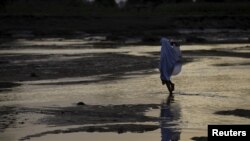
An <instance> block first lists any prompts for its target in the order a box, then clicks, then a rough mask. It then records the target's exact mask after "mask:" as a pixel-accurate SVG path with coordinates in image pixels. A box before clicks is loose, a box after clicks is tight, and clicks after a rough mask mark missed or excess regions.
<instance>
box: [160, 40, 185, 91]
mask: <svg viewBox="0 0 250 141" xmlns="http://www.w3.org/2000/svg"><path fill="white" fill-rule="evenodd" d="M181 58H182V57H181V51H180V45H179V44H178V43H176V42H170V41H169V39H167V38H161V56H160V72H161V81H162V85H164V84H166V85H167V88H168V91H169V93H170V95H172V94H173V91H174V83H172V82H171V80H170V77H171V75H177V74H178V73H179V72H180V70H181Z"/></svg>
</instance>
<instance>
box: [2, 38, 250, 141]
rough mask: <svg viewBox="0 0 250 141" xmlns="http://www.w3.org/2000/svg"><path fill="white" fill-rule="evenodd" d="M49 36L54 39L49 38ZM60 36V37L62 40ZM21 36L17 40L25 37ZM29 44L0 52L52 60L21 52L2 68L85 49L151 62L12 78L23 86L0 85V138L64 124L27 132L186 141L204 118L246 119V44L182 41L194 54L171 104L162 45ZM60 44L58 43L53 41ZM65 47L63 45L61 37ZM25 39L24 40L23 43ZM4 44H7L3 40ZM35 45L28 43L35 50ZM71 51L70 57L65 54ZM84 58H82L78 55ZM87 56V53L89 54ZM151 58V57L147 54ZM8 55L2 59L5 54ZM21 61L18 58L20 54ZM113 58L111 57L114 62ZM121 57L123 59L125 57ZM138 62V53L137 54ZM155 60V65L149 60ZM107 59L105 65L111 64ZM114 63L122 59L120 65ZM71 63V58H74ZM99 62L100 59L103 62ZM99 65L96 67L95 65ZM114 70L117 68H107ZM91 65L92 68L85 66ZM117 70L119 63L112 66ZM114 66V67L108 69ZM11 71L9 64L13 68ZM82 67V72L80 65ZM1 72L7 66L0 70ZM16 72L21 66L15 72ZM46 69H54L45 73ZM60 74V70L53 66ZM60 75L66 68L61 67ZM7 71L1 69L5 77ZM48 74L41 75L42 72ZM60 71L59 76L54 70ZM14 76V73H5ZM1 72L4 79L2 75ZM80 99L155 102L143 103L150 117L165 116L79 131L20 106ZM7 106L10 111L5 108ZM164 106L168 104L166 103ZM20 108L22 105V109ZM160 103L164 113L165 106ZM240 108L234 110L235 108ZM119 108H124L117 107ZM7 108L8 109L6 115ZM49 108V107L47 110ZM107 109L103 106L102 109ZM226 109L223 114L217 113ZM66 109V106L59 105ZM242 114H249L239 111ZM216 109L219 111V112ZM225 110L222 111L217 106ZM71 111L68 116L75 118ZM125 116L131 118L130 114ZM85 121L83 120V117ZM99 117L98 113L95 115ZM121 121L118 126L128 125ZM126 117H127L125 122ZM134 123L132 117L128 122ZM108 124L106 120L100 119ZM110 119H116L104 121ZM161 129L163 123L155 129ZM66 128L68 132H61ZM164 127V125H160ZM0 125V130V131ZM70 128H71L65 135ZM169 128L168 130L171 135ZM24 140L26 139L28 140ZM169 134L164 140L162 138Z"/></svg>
mask: <svg viewBox="0 0 250 141" xmlns="http://www.w3.org/2000/svg"><path fill="white" fill-rule="evenodd" d="M51 40H52V41H51ZM51 40H49V42H48V41H47V40H44V41H43V40H40V41H39V42H38V45H41V44H42V45H44V46H47V45H53V44H54V43H53V39H51ZM62 40H63V39H62ZM23 42H24V41H22V43H23ZM27 42H28V43H29V44H28V45H29V48H27V49H23V48H22V49H18V44H15V47H14V48H10V49H4V50H1V51H0V54H1V55H5V57H6V56H7V57H6V58H7V59H8V55H9V56H15V55H24V56H29V55H31V56H32V55H34V54H36V55H41V54H42V55H50V57H49V58H47V57H45V58H32V57H31V58H28V59H27V58H25V59H26V60H20V59H19V60H18V59H15V58H14V59H13V60H11V61H10V64H4V67H2V68H1V69H9V67H11V64H12V65H13V64H22V63H23V64H26V63H27V64H28V63H30V62H32V63H37V62H38V63H41V62H50V61H55V60H57V61H58V60H61V62H64V61H68V62H74V61H75V59H76V58H78V57H79V56H78V55H79V54H89V53H94V54H95V53H120V54H125V55H130V56H128V58H129V57H132V56H139V57H140V56H146V57H149V60H150V59H152V60H153V61H152V62H151V61H146V62H143V61H144V60H143V59H141V58H139V59H141V60H139V62H135V63H134V64H132V63H131V64H130V63H127V64H125V65H126V67H131V68H136V67H137V65H140V63H141V62H142V63H146V64H147V63H148V64H150V65H151V66H150V65H149V67H145V68H144V67H142V69H134V70H133V69H129V70H126V71H121V73H120V74H115V72H116V71H107V72H104V73H98V74H96V75H95V73H91V75H87V74H86V75H85V74H83V75H79V76H71V75H66V76H65V77H62V76H63V75H62V76H61V75H58V77H57V78H49V77H44V79H40V78H41V77H40V78H39V77H38V78H37V79H36V78H34V79H33V78H32V79H26V77H24V78H23V80H22V81H14V82H15V83H18V84H20V86H13V87H10V88H7V89H4V90H2V91H0V107H1V108H2V109H1V112H2V116H0V120H1V125H7V128H2V127H1V129H2V130H3V131H2V132H0V140H3V141H5V140H6V141H15V140H19V139H22V138H23V137H26V136H29V135H35V134H39V133H43V132H46V131H53V130H59V129H60V130H62V131H60V132H59V133H61V132H62V133H61V134H58V133H57V132H51V133H48V134H46V133H45V134H43V135H41V136H36V137H31V139H30V140H32V141H44V140H46V141H55V140H60V141H64V140H65V141H66V140H76V141H77V140H90V141H91V140H95V141H98V140H110V139H112V140H131V141H133V140H134V141H135V140H136V141H138V140H145V141H146V140H161V138H162V135H163V134H162V133H164V132H165V133H166V132H167V134H171V133H173V134H177V135H176V136H179V138H180V140H185V141H187V140H191V138H192V137H202V136H203V137H205V136H206V134H207V125H208V124H249V123H250V118H249V116H250V115H249V111H250V109H249V107H250V103H249V101H250V96H249V93H250V87H249V82H250V74H249V69H250V66H249V64H250V61H249V58H250V56H249V44H213V45H184V46H182V47H181V49H182V51H183V56H184V57H185V58H188V59H192V61H191V62H187V63H186V64H185V65H184V66H183V70H182V72H181V73H180V75H178V76H175V77H173V82H174V83H175V84H176V85H175V86H176V90H175V93H174V97H173V99H172V100H171V102H169V103H168V102H167V101H168V94H167V89H166V87H164V86H162V85H161V82H160V80H159V71H158V69H157V68H156V66H157V59H158V55H157V53H158V52H159V50H160V47H159V46H132V45H131V46H124V47H119V48H108V49H98V48H97V49H95V48H91V49H89V48H84V44H86V43H85V42H83V41H81V40H73V41H72V40H71V41H64V42H65V43H67V46H70V45H71V43H72V42H73V43H74V44H77V45H79V44H80V45H81V44H82V46H83V47H82V48H77V49H76V48H75V49H65V48H64V49H45V48H42V47H39V48H37V46H36V45H37V44H36V42H35V41H27ZM58 42H59V41H58ZM58 44H59V45H62V43H58ZM25 45H27V43H26V44H25V43H23V44H22V47H23V46H25ZM5 46H6V44H5ZM32 47H33V48H34V49H33V48H32ZM69 54H70V55H69ZM81 57H82V56H81ZM87 57H89V58H91V56H87ZM150 57H151V58H150ZM6 58H5V59H6ZM21 59H22V58H21ZM119 59H122V58H117V59H116V60H114V61H117V60H118V62H119ZM125 59H126V58H125ZM135 60H136V58H135ZM152 63H153V64H152ZM71 64H72V63H69V64H65V65H63V63H62V65H59V66H57V67H62V68H59V70H60V69H64V68H63V67H72V66H71ZM108 64H109V63H107V65H108ZM118 64H119V63H118ZM73 65H74V64H73ZM100 65H102V62H101V63H100ZM96 67H98V66H96ZM108 67H111V68H112V67H113V69H116V66H108ZM86 69H89V68H86ZM117 69H118V70H117V71H120V69H121V70H122V69H123V68H119V67H118V68H117ZM111 70H112V69H111ZM15 71H16V70H14V72H15ZM78 71H84V70H78ZM4 72H5V71H4ZM16 72H18V71H16ZM48 73H51V72H48ZM57 73H59V71H58V72H57ZM64 73H65V72H64ZM7 74H8V73H6V75H7ZM45 74H46V73H45ZM55 75H57V74H55ZM8 77H10V78H12V80H15V79H14V78H15V76H13V75H12V76H4V77H2V78H0V81H3V80H5V81H6V78H8ZM4 78H5V79H4ZM79 101H82V102H84V103H85V104H87V105H102V106H106V108H108V105H125V106H126V105H128V106H129V105H132V106H137V105H138V104H146V106H145V107H147V104H158V105H159V106H160V107H159V108H156V109H151V108H149V109H147V110H146V112H145V115H146V116H148V117H156V118H159V117H160V116H161V115H162V113H161V112H163V113H167V114H166V115H165V116H166V117H165V118H164V116H163V117H161V118H159V119H158V120H156V121H150V124H153V125H157V126H159V128H158V129H157V130H153V131H146V132H143V133H136V132H130V131H128V132H125V133H122V134H118V133H116V132H111V131H110V132H98V131H97V132H86V131H84V130H77V132H74V130H73V129H70V128H78V127H77V126H83V125H86V124H87V123H77V124H72V123H71V122H70V121H69V122H68V123H67V124H66V125H57V124H55V125H49V124H47V123H46V122H44V121H46V120H50V119H51V118H50V117H53V116H55V115H53V114H52V115H50V114H48V113H43V112H40V113H36V112H33V111H29V112H23V111H25V110H27V109H29V108H34V107H35V108H37V109H40V110H41V111H43V110H44V108H46V107H56V108H58V107H70V106H72V105H76V103H78V102H79ZM6 106H8V107H11V110H6V109H4V108H3V107H5V108H6ZM164 106H165V107H164ZM23 109H25V110H23ZM164 109H165V111H164ZM237 109H238V110H237ZM121 110H123V109H121ZM6 111H9V113H6ZM44 111H45V112H46V110H44ZM107 111H108V110H107ZM221 111H226V113H228V114H227V115H226V114H219V113H221ZM63 112H64V111H63ZM242 112H243V113H247V114H242ZM216 113H217V114H216ZM222 113H223V112H222ZM73 118H74V117H73V116H72V119H73ZM128 119H129V118H128ZM82 120H85V119H84V118H83V119H82ZM98 120H100V119H98ZM135 120H138V121H139V122H138V121H135V122H134V123H136V124H140V125H144V124H145V125H148V123H147V122H146V121H140V119H136V118H135ZM125 123H127V122H126V121H121V122H118V123H115V124H125ZM130 123H131V122H130ZM132 123H133V122H132ZM105 124H108V123H106V122H105ZM109 124H114V122H113V121H109ZM160 127H162V128H160ZM63 129H65V130H67V129H70V132H68V131H65V130H63ZM161 129H164V130H161ZM0 131H1V130H0ZM65 132H68V133H65ZM168 132H169V133H168ZM26 139H27V138H26ZM165 140H167V139H165Z"/></svg>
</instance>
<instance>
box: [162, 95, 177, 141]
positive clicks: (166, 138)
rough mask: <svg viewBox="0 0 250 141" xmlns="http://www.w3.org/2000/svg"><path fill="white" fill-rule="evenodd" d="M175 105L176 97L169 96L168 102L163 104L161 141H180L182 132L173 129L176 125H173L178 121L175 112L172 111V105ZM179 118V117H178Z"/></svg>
mask: <svg viewBox="0 0 250 141" xmlns="http://www.w3.org/2000/svg"><path fill="white" fill-rule="evenodd" d="M172 103H174V96H173V95H169V96H168V97H167V99H166V100H164V101H163V102H162V103H161V112H160V119H161V120H160V128H161V141H179V140H180V134H181V133H180V131H178V130H177V129H176V128H173V126H174V124H171V122H172V121H173V120H175V119H176V117H175V116H176V115H178V114H175V112H177V111H173V110H171V104H172ZM177 118H178V117H177Z"/></svg>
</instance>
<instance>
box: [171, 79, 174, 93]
mask: <svg viewBox="0 0 250 141" xmlns="http://www.w3.org/2000/svg"><path fill="white" fill-rule="evenodd" d="M170 84H171V89H172V91H174V83H172V82H171V81H170Z"/></svg>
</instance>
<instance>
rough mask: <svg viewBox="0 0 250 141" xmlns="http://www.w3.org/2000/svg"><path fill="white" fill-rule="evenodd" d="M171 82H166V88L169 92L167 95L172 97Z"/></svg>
mask: <svg viewBox="0 0 250 141" xmlns="http://www.w3.org/2000/svg"><path fill="white" fill-rule="evenodd" d="M171 83H172V82H171V81H166V85H167V88H168V91H169V94H170V95H172V94H173V88H172V86H171Z"/></svg>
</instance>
